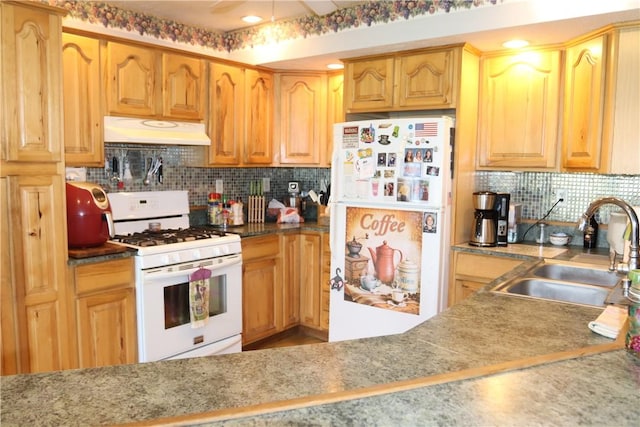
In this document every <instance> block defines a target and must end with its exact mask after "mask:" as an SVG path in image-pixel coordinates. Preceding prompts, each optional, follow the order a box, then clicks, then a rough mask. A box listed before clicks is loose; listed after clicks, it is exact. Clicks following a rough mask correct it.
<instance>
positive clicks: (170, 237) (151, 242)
mask: <svg viewBox="0 0 640 427" xmlns="http://www.w3.org/2000/svg"><path fill="white" fill-rule="evenodd" d="M225 235H226V233H225V232H224V231H223V230H213V229H208V228H205V227H189V228H184V229H183V228H179V229H166V230H159V231H150V230H145V231H142V232H136V233H130V234H117V235H115V236H114V237H113V238H112V239H111V240H113V241H115V242H119V243H124V244H128V245H134V246H140V247H147V246H159V245H170V244H172V243H181V242H192V241H194V240H202V239H215V238H217V237H224V236H225Z"/></svg>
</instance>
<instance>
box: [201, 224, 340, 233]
mask: <svg viewBox="0 0 640 427" xmlns="http://www.w3.org/2000/svg"><path fill="white" fill-rule="evenodd" d="M201 227H207V226H201ZM210 227H212V228H213V226H210ZM216 228H217V227H216ZM225 230H226V231H227V232H228V233H234V234H238V235H240V237H255V236H261V235H264V234H273V233H296V232H300V231H305V230H311V231H323V232H329V226H327V225H322V224H319V223H317V222H315V221H307V222H301V223H285V224H278V223H275V222H265V223H252V224H244V225H234V226H229V227H227V228H226V229H225Z"/></svg>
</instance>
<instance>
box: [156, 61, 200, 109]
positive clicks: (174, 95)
mask: <svg viewBox="0 0 640 427" xmlns="http://www.w3.org/2000/svg"><path fill="white" fill-rule="evenodd" d="M204 64H205V63H204V61H203V60H201V59H198V58H193V57H190V56H184V55H178V54H174V53H163V54H162V115H163V116H164V117H169V118H175V119H190V120H202V119H203V118H204V102H205V93H206V92H205V90H204V87H205V85H204V81H205V72H204V70H205V65H204Z"/></svg>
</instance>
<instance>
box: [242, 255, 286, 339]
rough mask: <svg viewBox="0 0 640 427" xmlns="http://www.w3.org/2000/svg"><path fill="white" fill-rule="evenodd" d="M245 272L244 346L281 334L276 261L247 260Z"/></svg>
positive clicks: (279, 282) (243, 297)
mask: <svg viewBox="0 0 640 427" xmlns="http://www.w3.org/2000/svg"><path fill="white" fill-rule="evenodd" d="M242 271H243V272H242V343H243V344H248V343H251V342H254V341H257V340H259V339H262V338H266V337H268V336H270V335H273V334H275V333H277V332H279V331H280V328H279V325H278V324H279V323H280V321H281V320H280V319H279V314H278V312H279V309H280V307H282V305H281V303H280V302H279V298H281V295H282V292H281V288H280V286H281V279H280V277H278V261H277V259H276V258H267V259H261V260H257V261H246V262H244V264H243V266H242Z"/></svg>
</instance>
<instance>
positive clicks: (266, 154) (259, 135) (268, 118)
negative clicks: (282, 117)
mask: <svg viewBox="0 0 640 427" xmlns="http://www.w3.org/2000/svg"><path fill="white" fill-rule="evenodd" d="M244 120H245V129H246V130H245V144H244V147H243V148H244V161H245V163H246V164H251V165H258V164H262V165H270V164H271V163H273V75H272V74H271V73H268V72H266V71H259V70H253V69H246V70H245V114H244Z"/></svg>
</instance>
